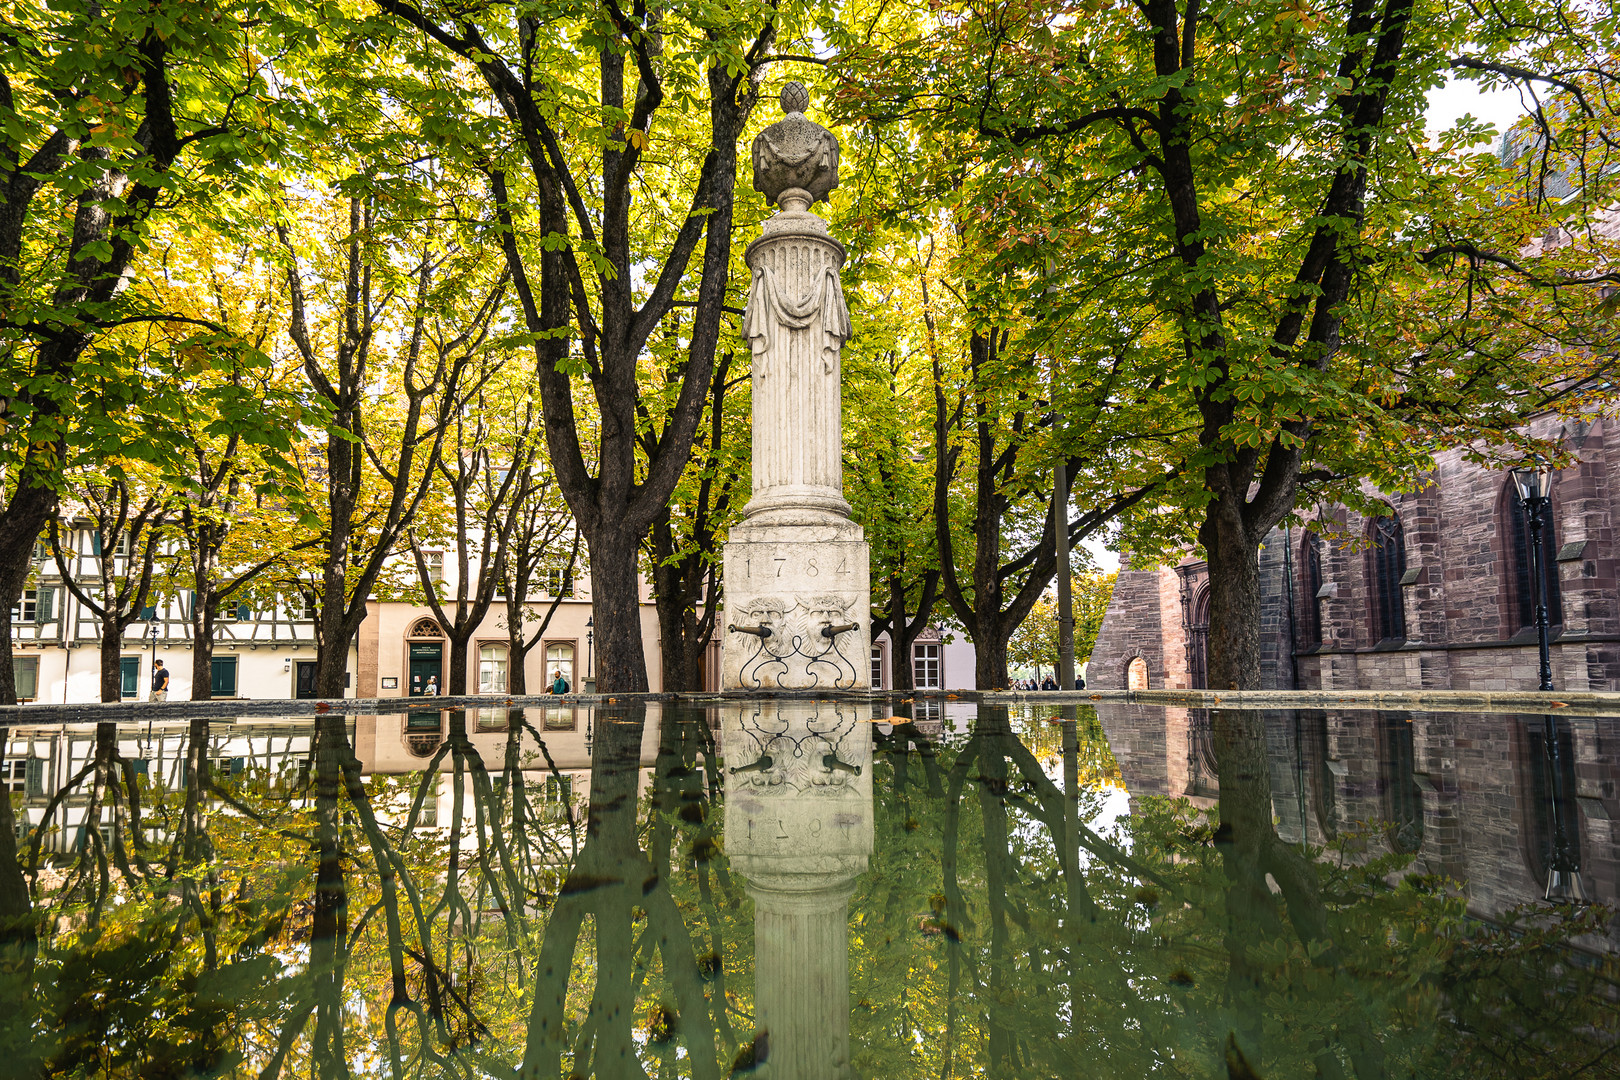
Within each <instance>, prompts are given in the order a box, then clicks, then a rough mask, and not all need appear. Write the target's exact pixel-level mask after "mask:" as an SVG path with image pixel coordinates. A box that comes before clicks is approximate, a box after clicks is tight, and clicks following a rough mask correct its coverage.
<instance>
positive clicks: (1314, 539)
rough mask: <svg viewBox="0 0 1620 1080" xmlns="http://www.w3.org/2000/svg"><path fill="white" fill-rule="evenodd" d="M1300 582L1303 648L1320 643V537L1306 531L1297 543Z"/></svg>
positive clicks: (1300, 632)
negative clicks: (1318, 595)
mask: <svg viewBox="0 0 1620 1080" xmlns="http://www.w3.org/2000/svg"><path fill="white" fill-rule="evenodd" d="M1299 568H1300V583H1301V585H1302V586H1303V588H1304V592H1305V595H1304V596H1303V597H1302V600H1303V601H1304V602H1303V603H1301V604H1300V606H1299V637H1300V643H1301V644H1302V645H1303V646H1304V647H1305V648H1307V649H1308V648H1311V647H1312V646H1315V645H1320V644H1322V601H1321V599H1320V598H1318V597H1317V595H1316V594H1317V593H1319V592H1321V591H1322V538H1321V537H1320V536H1317V535H1316V534H1315V533H1313V532H1307V533H1306V534H1305V539H1304V540H1303V541H1301V542H1300V545H1299Z"/></svg>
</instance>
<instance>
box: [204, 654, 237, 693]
mask: <svg viewBox="0 0 1620 1080" xmlns="http://www.w3.org/2000/svg"><path fill="white" fill-rule="evenodd" d="M240 660H241V657H238V656H234V655H233V656H213V657H210V658H209V661H208V692H209V694H210V696H212V697H227V698H233V697H240V696H241V690H242V667H241V663H240ZM227 669H228V670H229V671H230V673H231V679H230V688H229V689H223V688H221V686H220V678H219V673H220V672H221V671H223V670H227Z"/></svg>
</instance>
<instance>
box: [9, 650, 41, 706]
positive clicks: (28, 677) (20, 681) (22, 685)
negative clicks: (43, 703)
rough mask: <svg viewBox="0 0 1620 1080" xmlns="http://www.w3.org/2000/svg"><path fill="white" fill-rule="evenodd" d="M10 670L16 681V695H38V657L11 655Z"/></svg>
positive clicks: (25, 696) (20, 696)
mask: <svg viewBox="0 0 1620 1080" xmlns="http://www.w3.org/2000/svg"><path fill="white" fill-rule="evenodd" d="M11 672H12V677H13V678H14V679H15V680H16V683H17V697H19V698H32V697H38V696H39V657H37V656H29V657H26V658H25V657H20V656H19V657H13V658H12V661H11Z"/></svg>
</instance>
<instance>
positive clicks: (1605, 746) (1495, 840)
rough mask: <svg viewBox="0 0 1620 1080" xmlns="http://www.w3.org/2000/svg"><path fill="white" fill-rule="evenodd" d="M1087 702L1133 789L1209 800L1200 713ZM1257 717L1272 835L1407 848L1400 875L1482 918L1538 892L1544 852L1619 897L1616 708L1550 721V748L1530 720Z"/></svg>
mask: <svg viewBox="0 0 1620 1080" xmlns="http://www.w3.org/2000/svg"><path fill="white" fill-rule="evenodd" d="M1097 711H1098V715H1099V717H1100V718H1101V720H1102V723H1103V728H1104V730H1105V731H1106V732H1107V735H1108V741H1109V745H1110V746H1111V747H1112V749H1113V751H1114V756H1115V759H1116V760H1117V761H1118V762H1119V766H1120V770H1121V773H1122V775H1123V777H1124V780H1125V783H1126V786H1127V787H1128V788H1129V790H1130V791H1131V793H1132V794H1133V795H1169V796H1189V797H1192V798H1193V801H1194V803H1195V804H1197V805H1203V806H1212V805H1214V801H1215V798H1216V797H1217V796H1218V795H1219V791H1220V778H1219V775H1218V773H1217V772H1216V771H1215V768H1214V765H1215V762H1214V754H1213V751H1212V750H1211V749H1209V746H1208V742H1207V735H1203V733H1202V732H1201V731H1200V721H1199V719H1198V716H1197V714H1199V713H1203V714H1204V715H1205V716H1206V717H1207V716H1210V715H1212V714H1210V713H1209V712H1208V711H1206V710H1187V709H1157V708H1149V707H1143V706H1099V707H1098V710H1097ZM1207 722H1208V721H1207V720H1205V721H1203V723H1205V724H1207ZM1265 722H1266V743H1267V747H1268V751H1269V752H1268V757H1269V760H1270V771H1271V790H1272V810H1273V814H1274V817H1275V820H1276V822H1277V832H1278V835H1279V836H1280V837H1281V838H1282V839H1283V840H1284V841H1286V842H1289V843H1298V842H1299V841H1301V840H1302V839H1303V840H1305V841H1308V842H1309V843H1312V844H1318V845H1320V844H1324V843H1327V842H1328V841H1331V840H1335V839H1348V838H1352V837H1358V836H1359V839H1358V840H1357V843H1358V844H1364V845H1365V846H1366V849H1367V850H1375V851H1389V850H1395V851H1399V852H1403V853H1407V854H1411V855H1413V856H1415V859H1416V862H1415V865H1414V869H1416V870H1420V871H1424V872H1428V873H1432V874H1439V875H1444V876H1447V877H1451V878H1454V879H1456V880H1458V881H1459V882H1461V883H1463V887H1464V889H1465V891H1466V894H1467V895H1468V897H1469V901H1470V907H1471V909H1472V910H1474V911H1476V912H1477V913H1479V914H1482V915H1493V914H1497V913H1500V912H1502V911H1504V910H1506V909H1507V908H1509V907H1512V906H1514V905H1516V904H1522V903H1526V902H1532V901H1535V900H1538V899H1540V898H1542V897H1543V896H1544V894H1545V892H1546V889H1547V882H1548V878H1549V874H1550V872H1551V871H1552V870H1553V869H1554V866H1555V863H1557V862H1558V861H1559V859H1560V858H1563V859H1565V860H1566V861H1568V862H1571V863H1573V864H1574V868H1575V869H1577V870H1578V871H1579V873H1580V876H1581V879H1582V882H1583V884H1584V886H1585V891H1586V894H1587V896H1589V897H1590V898H1591V899H1593V900H1597V901H1601V902H1605V903H1611V904H1612V903H1614V902H1615V901H1616V900H1617V899H1620V857H1617V852H1616V848H1615V838H1614V835H1613V833H1612V831H1611V821H1612V819H1614V818H1616V817H1620V755H1617V753H1616V741H1617V739H1620V718H1599V719H1594V718H1591V717H1561V718H1559V719H1558V720H1557V722H1556V724H1555V725H1554V730H1555V732H1556V736H1557V739H1558V741H1559V745H1558V748H1557V749H1558V753H1557V754H1556V755H1555V754H1553V753H1552V752H1551V749H1552V748H1551V747H1549V746H1548V744H1547V734H1546V732H1547V722H1546V718H1545V717H1541V716H1516V715H1510V714H1459V713H1426V712H1412V713H1375V712H1307V711H1303V710H1300V711H1289V712H1273V713H1267V714H1265Z"/></svg>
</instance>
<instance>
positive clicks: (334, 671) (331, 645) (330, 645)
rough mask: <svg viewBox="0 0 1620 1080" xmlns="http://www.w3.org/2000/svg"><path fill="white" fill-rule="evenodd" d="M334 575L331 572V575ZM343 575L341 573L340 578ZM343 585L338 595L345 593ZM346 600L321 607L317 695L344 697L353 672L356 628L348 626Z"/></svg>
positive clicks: (317, 649) (316, 654) (316, 671)
mask: <svg viewBox="0 0 1620 1080" xmlns="http://www.w3.org/2000/svg"><path fill="white" fill-rule="evenodd" d="M330 576H331V575H330V574H329V575H328V577H330ZM341 580H342V577H341V575H339V581H340V582H341ZM341 588H342V587H341V585H340V586H339V593H338V595H339V596H341V595H342V591H341ZM343 616H344V612H343V601H342V600H339V601H337V602H335V603H332V604H328V603H326V602H325V601H324V600H323V601H322V603H321V607H320V623H319V626H320V633H319V635H318V637H317V640H316V642H315V696H316V697H318V698H334V699H335V698H341V697H342V696H343V691H344V690H345V689H346V687H345V686H344V682H345V681H346V680H347V678H348V674H349V641H350V639H352V638H353V637H354V631H353V630H350V629H348V628H346V627H345V625H344V624H345V622H346V621H347V620H346V619H345V618H344V617H343Z"/></svg>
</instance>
